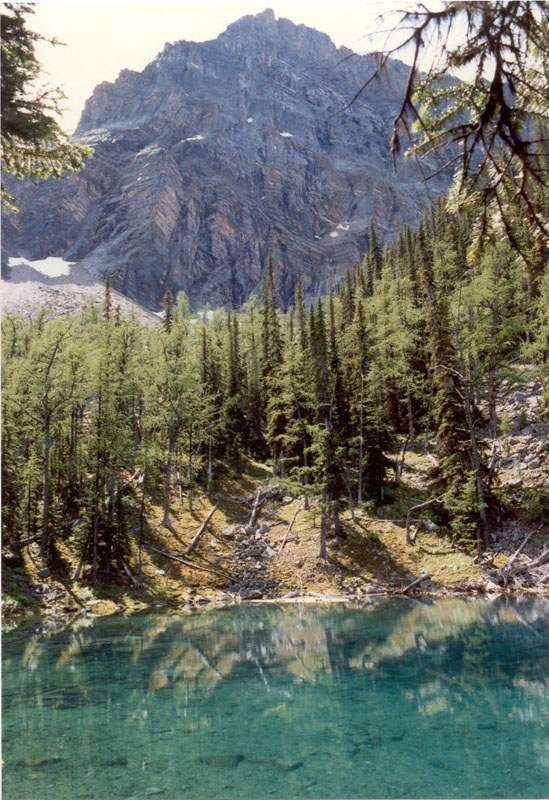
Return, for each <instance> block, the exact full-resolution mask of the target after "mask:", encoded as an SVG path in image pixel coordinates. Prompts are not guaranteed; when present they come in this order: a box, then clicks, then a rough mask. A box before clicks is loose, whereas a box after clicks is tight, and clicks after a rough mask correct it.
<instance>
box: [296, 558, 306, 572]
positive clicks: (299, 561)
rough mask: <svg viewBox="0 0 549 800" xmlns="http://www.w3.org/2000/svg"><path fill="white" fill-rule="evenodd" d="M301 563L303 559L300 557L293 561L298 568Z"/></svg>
mask: <svg viewBox="0 0 549 800" xmlns="http://www.w3.org/2000/svg"><path fill="white" fill-rule="evenodd" d="M303 563H304V562H303V560H302V559H301V558H298V559H297V561H296V562H295V565H296V567H297V568H298V569H301V567H302V566H303Z"/></svg>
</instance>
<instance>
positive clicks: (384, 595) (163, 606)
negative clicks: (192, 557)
mask: <svg viewBox="0 0 549 800" xmlns="http://www.w3.org/2000/svg"><path fill="white" fill-rule="evenodd" d="M499 597H539V598H542V597H548V598H549V587H543V588H541V587H517V588H516V589H510V588H499V589H497V590H494V589H490V590H485V591H482V590H480V589H473V588H467V587H458V586H453V587H452V586H443V587H440V588H439V589H436V590H432V589H431V590H428V591H419V590H415V591H410V592H403V591H402V590H392V591H391V590H388V591H379V592H368V593H367V594H364V595H360V596H357V594H356V593H355V594H353V593H349V594H327V593H324V594H322V593H320V592H310V591H309V592H304V593H303V594H295V593H293V592H289V593H287V594H286V595H282V596H280V597H262V598H251V599H246V598H241V597H239V596H236V597H233V598H231V597H230V596H228V597H223V598H219V597H217V598H216V597H215V596H207V595H197V596H196V598H195V599H194V601H192V602H187V603H185V604H183V605H181V604H180V603H178V605H177V606H176V605H175V603H174V602H173V601H172V602H171V603H170V601H169V600H167V601H160V602H158V601H153V602H151V603H143V602H141V603H140V605H139V606H137V604H136V606H134V607H127V606H122V605H121V604H117V605H115V604H114V602H113V601H110V600H94V601H91V604H89V605H85V604H84V605H81V606H80V608H70V610H69V609H66V608H60V607H54V608H51V609H50V610H49V613H46V612H45V611H44V609H38V610H32V609H27V610H26V611H24V612H22V613H21V612H16V613H12V614H10V613H9V612H8V613H4V612H3V613H2V629H3V631H4V632H10V631H12V630H15V629H17V628H18V627H20V626H21V625H24V624H26V623H29V624H30V623H36V624H44V623H47V624H48V626H49V627H51V628H57V627H58V624H59V623H66V624H63V625H62V626H61V627H60V628H59V630H62V629H63V630H64V629H66V628H67V627H69V626H70V625H71V623H72V622H73V621H74V620H76V619H77V618H81V617H82V616H83V617H86V618H88V619H94V618H98V617H125V618H128V619H129V618H131V617H134V616H142V615H144V614H158V615H161V614H176V615H181V616H187V615H190V614H194V613H197V612H205V611H208V612H209V611H221V610H223V609H227V608H235V607H240V606H262V605H263V606H269V605H270V606H285V605H288V606H290V605H308V606H313V605H318V606H323V605H336V604H338V605H344V604H349V605H353V606H355V607H360V606H361V605H370V601H372V600H376V601H379V600H383V599H395V598H401V599H407V600H413V601H415V602H418V603H421V602H422V601H423V599H424V598H425V599H430V600H433V601H434V600H446V599H462V600H474V599H483V598H484V599H486V600H496V599H497V598H499ZM52 623H54V624H53V625H52Z"/></svg>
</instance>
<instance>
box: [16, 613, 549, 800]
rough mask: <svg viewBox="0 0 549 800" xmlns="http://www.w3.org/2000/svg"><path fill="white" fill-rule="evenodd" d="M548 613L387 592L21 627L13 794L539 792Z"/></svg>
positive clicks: (548, 706) (545, 754) (547, 760)
mask: <svg viewBox="0 0 549 800" xmlns="http://www.w3.org/2000/svg"><path fill="white" fill-rule="evenodd" d="M548 610H549V602H548V601H547V600H544V599H536V600H529V599H520V598H498V599H497V600H494V601H492V602H483V601H477V600H474V601H473V600H469V601H463V600H446V601H443V602H428V603H427V602H425V603H423V602H418V601H412V600H406V599H392V600H383V601H378V602H372V603H371V604H369V605H366V606H362V607H355V608H349V607H344V606H340V605H337V606H320V607H319V606H316V607H311V606H300V605H292V606H248V607H246V608H244V607H240V608H228V609H225V610H220V611H211V612H208V613H198V614H194V615H190V616H183V617H180V616H154V615H148V616H139V617H132V618H126V619H121V618H116V617H110V618H96V619H93V620H90V619H79V620H76V621H75V622H74V624H72V625H71V626H70V628H68V629H67V630H65V631H63V632H61V633H59V634H57V635H51V636H47V635H41V634H36V633H33V631H32V630H28V629H20V630H18V631H15V632H13V633H11V634H8V635H6V636H5V637H4V648H3V657H4V736H5V744H4V759H5V761H6V767H7V768H6V770H5V772H4V789H5V791H6V793H7V796H9V797H10V798H18V797H29V796H37V795H36V792H37V788H38V785H40V792H39V794H40V796H42V797H52V798H53V797H55V798H58V799H59V800H61V799H62V798H65V797H67V798H68V797H74V798H76V797H85V796H90V797H91V796H93V797H94V798H101V797H105V798H106V797H132V796H135V797H140V796H147V794H146V793H147V791H149V795H148V796H152V795H153V794H155V793H158V796H162V795H164V796H166V797H171V798H175V797H249V796H253V797H260V796H265V797H267V796H270V797H287V796H292V797H300V796H303V797H315V796H322V797H338V796H346V797H360V796H378V797H395V796H410V797H425V796H433V795H437V796H440V797H458V796H459V797H467V796H473V797H484V796H488V797H498V796H514V797H520V796H531V797H536V796H538V797H540V796H544V792H545V789H544V787H546V786H547V785H549V783H548V780H547V779H548V774H547V771H548V766H549V749H548V746H547V737H546V732H545V726H546V721H547V719H548V718H549V716H548V711H549V702H548V692H547V686H548V681H547V673H546V667H547V656H548V654H549V646H548V640H549V637H548V636H547V633H548V627H549V623H548V619H549V615H548V613H547V612H548ZM44 781H45V782H46V783H47V786H48V787H49V788H46V790H45V791H44V789H43V783H44ZM157 784H158V785H157ZM113 787H116V788H114V789H113ZM152 789H155V790H156V789H157V790H158V792H156V791H155V792H153V791H152ZM113 792H114V793H113ZM86 793H87V794H86Z"/></svg>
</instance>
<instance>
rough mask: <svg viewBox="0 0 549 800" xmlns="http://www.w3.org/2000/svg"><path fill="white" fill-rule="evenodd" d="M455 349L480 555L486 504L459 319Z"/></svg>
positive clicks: (485, 531)
mask: <svg viewBox="0 0 549 800" xmlns="http://www.w3.org/2000/svg"><path fill="white" fill-rule="evenodd" d="M456 347H457V351H458V353H459V361H460V368H461V372H462V380H463V397H464V401H465V418H466V419H467V427H468V428H469V438H470V441H471V460H472V462H473V471H474V475H475V485H476V489H477V496H478V503H479V516H480V525H479V528H478V533H477V549H478V553H479V555H481V554H482V552H483V551H484V549H485V548H486V547H487V546H488V520H487V518H486V503H485V500H484V489H483V486H482V477H481V470H480V468H481V463H480V455H479V451H478V444H477V435H476V432H475V426H474V423H473V412H472V407H471V387H470V381H469V380H468V378H467V374H466V371H465V359H464V356H463V348H462V346H461V340H460V330H459V318H458V322H457V325H456Z"/></svg>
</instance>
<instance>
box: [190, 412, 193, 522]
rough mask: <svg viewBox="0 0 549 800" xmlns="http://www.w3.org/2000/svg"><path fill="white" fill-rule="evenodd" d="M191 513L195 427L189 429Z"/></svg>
mask: <svg viewBox="0 0 549 800" xmlns="http://www.w3.org/2000/svg"><path fill="white" fill-rule="evenodd" d="M189 512H190V513H191V514H192V513H193V427H192V424H191V427H190V429H189Z"/></svg>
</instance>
